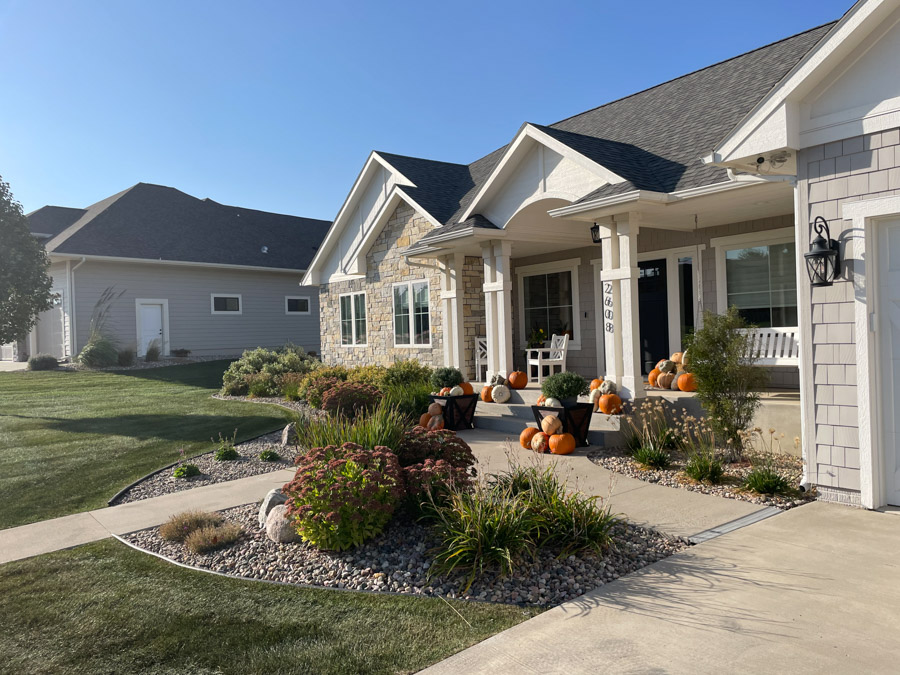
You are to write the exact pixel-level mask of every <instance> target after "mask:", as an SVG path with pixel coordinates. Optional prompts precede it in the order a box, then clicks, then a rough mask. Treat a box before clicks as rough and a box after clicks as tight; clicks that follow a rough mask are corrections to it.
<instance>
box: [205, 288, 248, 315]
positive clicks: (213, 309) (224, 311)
mask: <svg viewBox="0 0 900 675" xmlns="http://www.w3.org/2000/svg"><path fill="white" fill-rule="evenodd" d="M217 298H224V299H226V300H228V299H234V298H237V301H238V308H237V309H236V310H234V309H216V299H217ZM209 311H210V312H211V313H212V314H228V315H231V316H240V315H241V314H243V313H244V299H243V298H242V297H241V294H240V293H210V294H209Z"/></svg>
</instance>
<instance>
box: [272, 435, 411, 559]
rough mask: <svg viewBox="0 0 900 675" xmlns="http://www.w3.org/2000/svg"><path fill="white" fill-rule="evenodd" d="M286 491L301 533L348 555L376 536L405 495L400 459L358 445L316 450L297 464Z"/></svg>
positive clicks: (290, 512) (289, 508)
mask: <svg viewBox="0 0 900 675" xmlns="http://www.w3.org/2000/svg"><path fill="white" fill-rule="evenodd" d="M297 465H298V467H297V473H296V475H295V476H294V480H293V481H291V482H290V483H289V484H287V485H285V486H284V493H285V494H286V495H287V498H288V499H287V515H288V517H290V518H292V519H293V520H294V524H295V526H296V528H297V533H298V534H299V535H300V536H301V537H302V538H303V539H304V541H308V542H309V543H311V544H312V545H314V546H317V547H318V548H323V549H327V550H338V551H341V550H345V549H348V548H350V547H351V546H359V545H360V544H362V543H363V542H364V541H366V540H367V539H371V538H372V537H374V536H376V535H377V534H378V533H380V532H381V530H382V529H383V528H384V526H385V525H386V524H387V523H388V521H389V520H390V518H391V516H392V515H393V513H394V509H395V508H396V506H397V503H398V502H399V500H400V498H401V497H402V494H403V489H402V477H401V475H400V465H399V463H398V462H397V456H396V455H394V453H392V452H391V451H390V450H388V449H387V448H382V447H377V448H375V449H374V450H373V451H366V450H363V448H362V447H361V446H359V445H356V444H354V443H345V444H344V445H342V446H340V447H337V446H329V447H326V448H314V449H312V450H310V451H308V452H307V453H305V454H303V455H301V456H300V457H298V458H297Z"/></svg>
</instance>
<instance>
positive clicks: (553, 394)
mask: <svg viewBox="0 0 900 675" xmlns="http://www.w3.org/2000/svg"><path fill="white" fill-rule="evenodd" d="M588 389H589V384H588V381H587V380H586V379H584V378H583V377H582V376H581V375H579V374H578V373H573V372H571V371H567V372H562V373H556V374H555V375H551V376H550V377H548V378H547V379H546V380H544V383H543V384H542V385H541V393H542V394H544V396H546V397H547V398H555V399H557V400H559V402H560V403H562V405H563V407H564V408H572V407H574V406H575V404H576V403H578V397H579V396H584V395H585V394H587V393H588Z"/></svg>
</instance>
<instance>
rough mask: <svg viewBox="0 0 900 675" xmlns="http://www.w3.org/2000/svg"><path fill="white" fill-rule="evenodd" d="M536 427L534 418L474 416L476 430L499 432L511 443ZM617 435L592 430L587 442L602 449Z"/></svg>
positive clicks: (613, 442) (612, 442)
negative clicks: (507, 435)
mask: <svg viewBox="0 0 900 675" xmlns="http://www.w3.org/2000/svg"><path fill="white" fill-rule="evenodd" d="M536 426H537V425H536V424H535V423H534V418H531V419H529V420H524V419H522V418H520V417H513V416H510V415H476V416H475V428H476V429H488V430H490V431H499V432H501V433H504V434H509V436H510V438H511V439H513V441H515V440H516V439H518V438H519V434H521V433H522V430H523V429H524V428H525V427H536ZM618 435H619V434H618V433H617V432H614V431H598V430H595V429H593V428H592V429H591V430H590V431H588V442H589V443H590V444H591V445H596V446H599V447H603V446H604V445H607V444H618V443H617V441H616V440H615V438H617V437H618Z"/></svg>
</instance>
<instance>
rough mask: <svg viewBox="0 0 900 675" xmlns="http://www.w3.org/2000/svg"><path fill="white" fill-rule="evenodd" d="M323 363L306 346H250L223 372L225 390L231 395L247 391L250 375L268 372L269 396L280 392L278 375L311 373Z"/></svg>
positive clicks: (243, 393) (223, 389)
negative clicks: (307, 351)
mask: <svg viewBox="0 0 900 675" xmlns="http://www.w3.org/2000/svg"><path fill="white" fill-rule="evenodd" d="M320 365H321V363H320V362H319V361H318V360H317V359H315V358H314V357H312V356H310V355H309V354H307V353H306V352H304V351H303V348H302V347H297V346H294V345H292V344H290V343H289V344H286V345H285V346H284V347H282V348H280V349H277V350H272V349H264V348H263V347H258V348H257V349H248V350H247V351H245V352H244V353H243V354H241V358H239V359H238V360H237V361H233V362H232V363H231V365H230V366H228V369H227V370H226V371H225V373H224V374H223V376H222V393H223V394H228V395H231V396H243V395H245V394H247V392H248V389H249V385H250V383H251V382H252V378H251V379H248V376H253V375H259V374H261V373H264V374H265V375H266V376H267V377H266V378H265V380H266V381H267V382H269V383H270V385H271V389H270V392H269V393H267V394H265V396H275V395H277V394H278V388H277V379H278V378H279V377H280V376H282V375H284V374H285V373H302V374H306V373H310V372H312V371H313V370H315V369H316V368H318V367H319V366H320Z"/></svg>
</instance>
